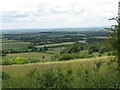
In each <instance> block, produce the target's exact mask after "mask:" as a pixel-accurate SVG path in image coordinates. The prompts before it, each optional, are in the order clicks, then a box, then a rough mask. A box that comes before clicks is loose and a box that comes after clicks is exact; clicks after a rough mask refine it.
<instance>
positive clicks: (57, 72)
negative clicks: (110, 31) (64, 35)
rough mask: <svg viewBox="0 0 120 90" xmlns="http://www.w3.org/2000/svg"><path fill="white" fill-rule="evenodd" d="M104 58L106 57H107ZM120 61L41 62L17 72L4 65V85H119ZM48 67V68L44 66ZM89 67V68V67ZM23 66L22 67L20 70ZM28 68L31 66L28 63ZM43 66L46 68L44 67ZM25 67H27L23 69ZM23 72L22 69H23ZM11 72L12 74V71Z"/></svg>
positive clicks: (46, 86) (35, 86)
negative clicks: (119, 69)
mask: <svg viewBox="0 0 120 90" xmlns="http://www.w3.org/2000/svg"><path fill="white" fill-rule="evenodd" d="M103 59H104V60H103ZM116 62H117V61H116V60H115V59H114V58H113V57H111V58H109V59H108V58H101V59H99V60H98V59H96V60H89V59H88V60H87V61H85V60H83V61H72V62H67V63H66V64H65V63H62V62H61V63H55V64H54V63H53V64H52V63H51V64H43V65H42V64H40V65H38V66H39V67H37V66H35V65H34V66H32V68H33V69H32V68H31V70H30V69H29V70H27V72H26V71H22V72H23V74H21V75H19V73H20V72H18V73H17V74H15V73H16V72H15V71H14V70H15V69H14V70H13V69H12V68H15V67H16V68H18V67H17V66H15V67H9V68H11V70H12V71H8V70H7V67H6V69H5V68H3V70H4V71H5V72H3V76H2V78H3V87H5V88H6V87H7V88H116V89H117V88H119V83H118V77H117V76H116V75H117V72H116V71H117V66H116V64H117V63H116ZM43 66H45V67H43ZM86 66H87V67H86ZM21 67H23V66H19V68H18V70H20V68H21ZM26 67H28V66H26ZM40 67H42V69H40ZM23 69H24V70H25V67H24V68H23ZM20 71H21V70H20ZM8 72H9V73H8Z"/></svg>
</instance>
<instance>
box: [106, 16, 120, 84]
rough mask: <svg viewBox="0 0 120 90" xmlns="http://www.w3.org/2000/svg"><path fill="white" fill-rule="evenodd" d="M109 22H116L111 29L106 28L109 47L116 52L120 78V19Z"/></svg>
mask: <svg viewBox="0 0 120 90" xmlns="http://www.w3.org/2000/svg"><path fill="white" fill-rule="evenodd" d="M110 20H116V21H117V22H118V25H112V26H111V28H107V30H110V33H111V34H110V35H109V41H110V43H111V46H112V47H113V49H115V50H116V52H117V53H116V56H117V59H118V76H120V17H116V18H112V19H110ZM119 82H120V81H119Z"/></svg>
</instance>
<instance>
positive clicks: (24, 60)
mask: <svg viewBox="0 0 120 90" xmlns="http://www.w3.org/2000/svg"><path fill="white" fill-rule="evenodd" d="M28 62H29V61H28V58H24V57H16V58H15V59H13V61H12V64H25V63H28Z"/></svg>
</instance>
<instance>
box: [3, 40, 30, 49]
mask: <svg viewBox="0 0 120 90" xmlns="http://www.w3.org/2000/svg"><path fill="white" fill-rule="evenodd" d="M29 44H30V43H29V42H10V43H2V49H3V50H9V49H12V50H25V49H27V47H28V45H29Z"/></svg>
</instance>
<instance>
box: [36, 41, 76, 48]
mask: <svg viewBox="0 0 120 90" xmlns="http://www.w3.org/2000/svg"><path fill="white" fill-rule="evenodd" d="M73 43H75V42H67V43H58V44H48V45H39V46H36V47H44V46H46V47H50V46H59V45H70V44H73Z"/></svg>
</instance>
